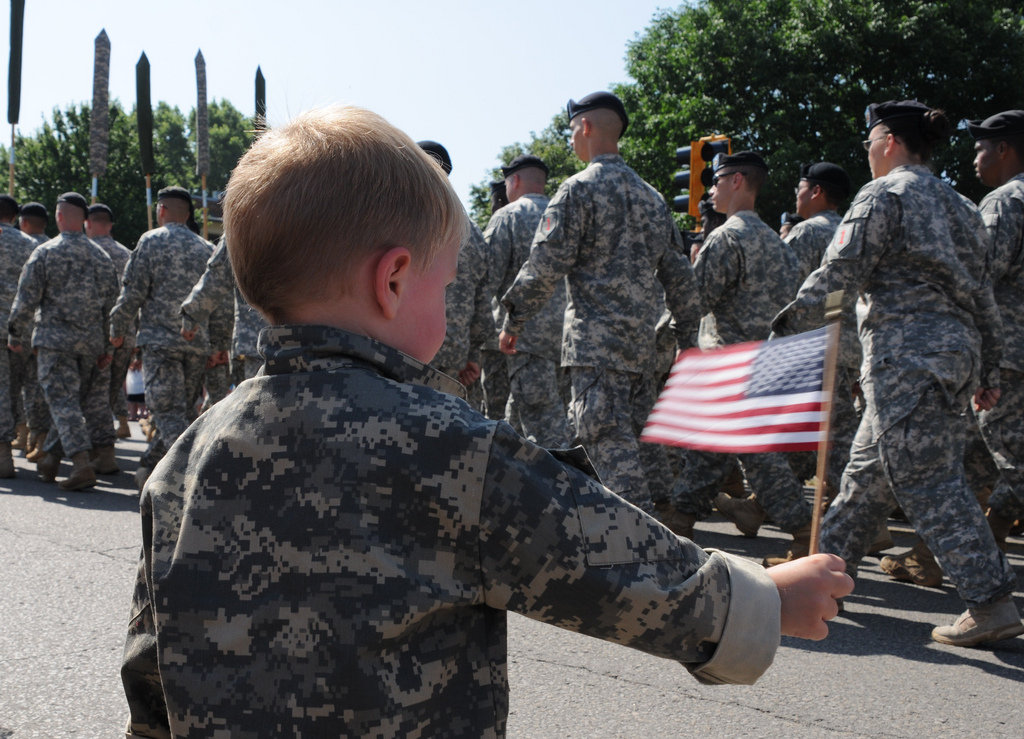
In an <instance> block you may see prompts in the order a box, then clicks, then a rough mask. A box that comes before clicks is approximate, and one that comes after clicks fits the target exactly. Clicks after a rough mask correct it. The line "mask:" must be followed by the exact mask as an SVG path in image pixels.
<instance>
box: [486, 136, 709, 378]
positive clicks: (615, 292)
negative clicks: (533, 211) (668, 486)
mask: <svg viewBox="0 0 1024 739" xmlns="http://www.w3.org/2000/svg"><path fill="white" fill-rule="evenodd" d="M563 278H564V281H565V284H566V288H567V293H568V305H567V307H566V310H565V327H564V333H563V336H564V341H563V344H562V365H563V366H565V367H572V366H576V367H605V368H608V369H613V370H618V371H620V372H637V373H644V374H649V373H652V372H654V370H655V367H656V349H655V327H656V326H657V324H658V319H660V318H661V314H662V312H663V310H664V307H665V304H666V303H667V304H668V307H669V310H670V311H671V312H672V316H673V318H674V319H675V324H676V330H677V335H678V337H679V339H680V343H681V345H683V346H684V348H685V346H686V345H685V344H683V342H684V341H688V340H689V336H690V334H691V332H692V330H693V328H694V327H695V326H696V325H697V322H698V321H699V320H700V314H701V310H700V297H699V295H698V293H697V289H696V285H695V284H694V280H693V269H692V268H691V267H690V262H689V259H687V258H686V257H685V256H684V255H683V239H682V236H681V235H680V234H679V229H678V228H676V225H675V221H673V220H672V214H671V213H670V212H669V209H668V206H667V205H666V204H665V200H664V198H662V197H661V195H659V194H658V192H657V191H656V190H655V189H654V188H653V187H651V186H650V185H648V184H647V183H646V182H644V181H643V180H642V179H640V176H639V175H638V174H637V173H636V172H634V171H633V170H632V169H630V168H629V167H628V166H627V165H626V163H625V162H624V161H623V159H622V157H621V156H619V155H617V154H601V155H599V156H596V157H594V158H593V160H592V161H591V162H590V164H589V165H588V166H587V168H586V169H585V170H583V171H582V172H579V173H577V174H575V175H573V176H572V177H570V178H569V179H567V180H566V181H565V182H563V183H562V184H561V186H560V187H559V188H558V192H557V193H555V197H554V198H552V199H551V202H550V203H548V207H547V209H546V210H545V211H544V215H543V216H542V217H541V222H540V226H539V227H538V229H537V233H536V234H535V236H534V240H533V245H532V246H531V248H530V258H529V260H528V261H527V262H526V264H524V265H523V267H522V269H521V270H520V271H519V274H518V275H517V276H516V279H515V282H514V283H513V284H512V286H511V287H510V288H509V289H508V292H506V293H505V295H504V297H503V298H502V303H503V304H504V306H505V308H506V310H507V311H508V316H507V318H506V320H505V330H506V331H508V332H509V333H510V334H515V335H517V336H518V335H519V334H522V333H523V332H524V329H525V326H526V322H527V321H528V320H530V319H531V318H533V317H534V316H536V315H537V314H538V313H540V312H541V311H542V310H543V309H544V307H545V306H546V305H547V303H548V301H549V300H550V298H551V295H552V294H553V293H554V292H555V290H556V288H558V287H559V286H560V285H561V283H562V281H563ZM657 282H660V283H661V286H662V287H663V288H664V291H662V290H661V289H659V287H658V286H657V284H656V283H657ZM663 297H664V300H663Z"/></svg>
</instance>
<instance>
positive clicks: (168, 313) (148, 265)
mask: <svg viewBox="0 0 1024 739" xmlns="http://www.w3.org/2000/svg"><path fill="white" fill-rule="evenodd" d="M212 253H213V245H212V244H210V242H208V241H206V240H204V239H203V238H202V237H200V236H197V235H196V234H194V233H192V232H191V231H190V230H189V229H188V228H187V227H186V226H184V225H183V224H180V223H168V224H167V225H166V226H162V227H161V228H156V229H153V230H152V231H147V232H146V233H144V234H143V235H142V238H140V239H139V243H138V244H137V245H136V246H135V251H133V252H132V255H131V258H130V259H129V260H128V266H127V267H125V269H124V284H123V286H122V288H121V297H120V298H118V300H117V305H115V306H114V310H113V313H111V316H110V335H111V337H117V336H124V335H125V334H126V333H127V332H128V331H129V329H130V327H131V324H132V321H134V320H135V317H136V316H139V337H138V341H137V344H138V345H139V346H160V347H164V348H171V349H182V350H185V351H194V352H201V353H205V352H207V351H208V350H209V346H210V344H209V337H208V335H207V332H206V329H205V327H200V330H199V333H197V334H196V337H195V339H193V340H192V341H191V342H188V341H186V340H185V339H184V338H183V337H182V336H181V319H180V311H181V303H182V301H184V300H185V298H186V297H188V294H189V292H190V291H191V290H192V287H193V285H195V284H196V283H197V282H199V278H200V277H202V276H203V271H204V270H205V269H206V262H207V260H208V259H209V258H210V255H211V254H212Z"/></svg>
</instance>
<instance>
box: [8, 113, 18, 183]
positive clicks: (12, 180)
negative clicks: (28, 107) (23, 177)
mask: <svg viewBox="0 0 1024 739" xmlns="http://www.w3.org/2000/svg"><path fill="white" fill-rule="evenodd" d="M15 125H16V124H14V123H12V124H11V184H10V187H9V189H8V190H7V194H8V195H10V196H11V197H12V198H13V197H14V128H15Z"/></svg>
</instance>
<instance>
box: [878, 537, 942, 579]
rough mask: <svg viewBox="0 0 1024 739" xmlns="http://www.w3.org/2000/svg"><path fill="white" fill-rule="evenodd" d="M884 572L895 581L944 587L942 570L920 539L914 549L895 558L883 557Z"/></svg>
mask: <svg viewBox="0 0 1024 739" xmlns="http://www.w3.org/2000/svg"><path fill="white" fill-rule="evenodd" d="M879 567H881V568H882V572H884V573H886V574H887V575H888V576H889V577H891V578H892V579H893V580H899V581H900V582H912V583H914V584H915V585H923V586H924V587H926V588H938V587H942V568H941V567H939V563H938V562H936V561H935V555H934V554H932V550H931V549H929V548H928V545H927V544H925V543H924V541H922V540H921V539H918V540H917V542H916V543H915V544H914V546H913V548H912V549H910V550H909V551H906V552H904V553H903V554H900V555H897V556H895V557H882V561H881V562H879Z"/></svg>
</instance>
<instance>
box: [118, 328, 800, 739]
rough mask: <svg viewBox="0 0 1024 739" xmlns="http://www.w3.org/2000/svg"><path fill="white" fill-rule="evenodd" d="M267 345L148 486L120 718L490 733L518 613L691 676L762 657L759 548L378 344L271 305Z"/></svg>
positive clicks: (732, 675) (718, 676) (500, 730)
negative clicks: (483, 405)
mask: <svg viewBox="0 0 1024 739" xmlns="http://www.w3.org/2000/svg"><path fill="white" fill-rule="evenodd" d="M261 352H262V353H263V354H264V357H265V360H266V364H265V366H264V371H265V373H266V374H265V375H264V376H259V377H256V378H255V379H253V380H250V381H248V382H245V383H243V384H242V385H240V386H239V387H238V388H237V389H236V390H235V392H234V393H232V394H231V395H230V396H229V397H228V398H227V399H226V400H223V401H221V402H220V403H218V404H217V405H215V406H214V407H213V408H212V409H210V410H209V411H207V412H206V413H204V414H203V415H202V416H200V417H199V420H198V421H197V422H195V423H194V424H192V426H191V427H190V428H189V429H188V431H186V432H185V433H184V434H183V435H182V436H181V437H180V438H179V439H178V440H177V442H175V444H174V445H173V447H172V448H171V450H170V451H169V452H168V454H167V456H166V457H165V458H164V459H163V460H162V461H161V462H160V464H159V465H157V467H156V469H155V470H154V471H153V475H152V477H150V479H149V481H148V483H147V484H146V487H145V490H144V492H143V495H142V500H141V511H142V540H143V548H142V557H141V559H140V563H139V576H138V578H137V582H136V587H135V593H134V598H133V604H132V609H131V614H130V621H129V628H128V638H127V643H126V646H125V652H124V664H123V668H122V679H123V681H124V685H125V691H126V694H127V697H128V704H129V707H130V709H131V717H130V720H129V724H128V735H129V736H148V737H166V736H174V737H184V736H186V735H194V734H196V733H210V732H211V731H212V728H213V727H216V729H217V730H218V731H219V732H223V733H224V734H225V736H227V735H232V736H243V735H244V736H265V735H266V734H267V733H268V731H269V730H270V728H269V727H272V731H271V733H273V734H274V735H276V736H300V735H301V736H360V737H369V736H374V737H407V736H418V737H435V736H444V737H473V738H474V739H479V738H480V737H500V736H504V733H505V722H506V718H507V715H508V678H507V650H506V614H505V611H508V610H512V611H515V612H518V613H521V614H524V615H526V616H528V617H530V618H534V619H537V620H540V621H544V622H547V623H550V624H553V625H556V626H560V627H562V628H565V629H569V630H571V631H576V632H580V633H584V634H589V635H591V636H594V637H597V638H600V639H605V640H607V641H612V642H617V643H620V644H623V645H626V646H629V647H633V648H636V649H640V650H643V651H645V652H649V653H651V654H655V655H659V656H663V657H666V658H669V659H672V660H677V661H680V662H682V663H683V664H684V665H685V666H686V667H687V668H688V669H689V670H691V671H692V672H693V673H694V674H695V675H696V676H697V677H698V679H701V680H704V681H709V682H744V683H747V682H752V681H753V680H756V679H757V677H758V676H759V675H760V674H761V673H762V672H763V671H764V669H766V668H767V666H768V665H769V664H770V662H771V660H772V658H773V654H774V651H775V649H776V648H777V645H778V644H779V641H780V639H779V626H780V624H779V608H780V606H779V600H778V593H777V590H776V589H775V586H774V585H773V584H772V583H771V580H770V579H769V578H768V577H767V575H765V573H764V571H763V570H762V569H761V568H760V567H758V566H754V565H753V564H752V563H749V562H746V561H744V560H742V559H739V558H733V557H730V556H728V555H725V554H722V553H719V552H705V551H703V550H701V549H700V548H698V547H697V546H696V545H694V544H693V543H692V542H690V541H688V540H686V539H680V538H678V537H676V536H674V535H673V534H672V533H671V532H669V531H668V529H666V528H664V527H663V526H661V525H660V524H659V523H657V522H655V521H654V520H653V519H651V518H649V517H647V516H646V515H645V514H643V513H642V512H641V511H639V510H638V509H636V508H634V507H633V506H631V505H629V504H628V503H626V502H625V501H623V500H622V499H621V498H618V497H617V496H615V495H614V494H612V493H610V492H609V491H608V490H607V489H605V488H604V487H603V486H601V485H600V484H598V483H597V482H595V481H594V480H593V479H591V478H590V477H588V476H587V475H586V474H584V473H583V472H581V471H580V470H579V469H577V468H576V467H574V466H572V465H570V464H567V463H565V462H563V461H559V459H556V457H554V456H552V455H551V454H549V453H548V452H546V451H544V450H543V449H541V448H539V447H537V446H534V445H532V444H530V443H529V442H527V441H525V440H523V439H522V438H520V437H519V436H517V435H516V434H515V433H514V432H513V431H512V429H511V427H509V426H508V425H507V424H506V423H504V422H497V421H490V420H487V419H486V418H484V417H483V416H482V415H481V414H480V413H478V412H476V411H474V410H472V409H471V408H470V407H469V406H468V405H467V404H466V403H465V402H464V401H463V400H461V399H460V398H458V397H456V396H455V395H454V394H449V393H456V392H461V388H460V387H459V386H458V385H457V384H456V383H454V382H453V381H452V380H450V379H449V378H447V377H444V376H443V375H440V374H439V373H437V372H436V371H434V370H433V369H431V368H430V367H427V366H424V365H422V364H420V363H419V362H417V361H415V360H413V359H411V358H409V357H407V356H405V355H403V354H401V353H400V352H397V351H395V350H394V349H392V348H390V347H388V346H385V345H383V344H381V343H379V342H376V341H374V340H372V339H368V338H366V337H361V336H356V335H354V334H349V333H347V332H344V331H340V330H337V329H331V328H326V327H322V326H282V327H272V328H270V329H267V330H266V331H264V332H263V334H262V335H261ZM580 461H586V457H585V456H583V457H582V459H581V460H580ZM168 721H169V727H168ZM190 732H192V734H190Z"/></svg>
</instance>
